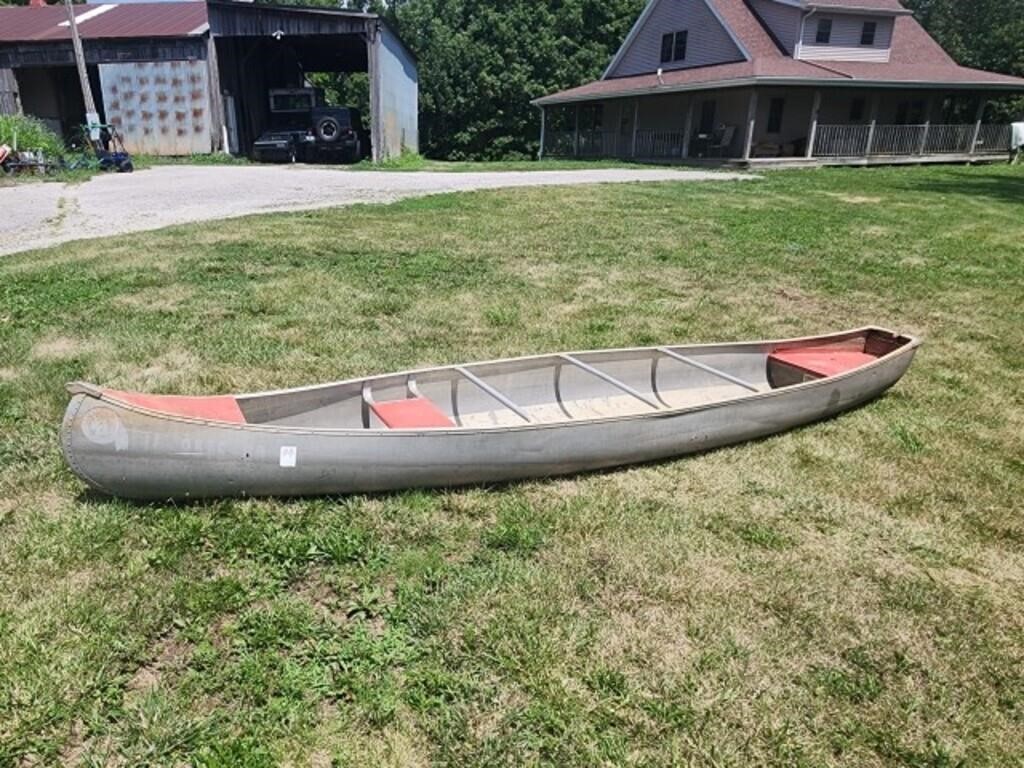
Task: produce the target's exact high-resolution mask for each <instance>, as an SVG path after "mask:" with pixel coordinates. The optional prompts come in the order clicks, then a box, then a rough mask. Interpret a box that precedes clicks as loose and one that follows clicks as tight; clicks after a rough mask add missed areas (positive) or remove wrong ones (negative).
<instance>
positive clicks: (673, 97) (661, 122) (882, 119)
mask: <svg viewBox="0 0 1024 768" xmlns="http://www.w3.org/2000/svg"><path fill="white" fill-rule="evenodd" d="M985 107H986V99H985V97H984V95H983V94H981V93H979V92H978V91H952V92H951V91H936V90H934V89H933V90H904V89H894V88H874V89H871V88H850V87H846V88H813V87H796V86H788V87H762V86H751V87H746V88H719V89H707V90H692V91H685V92H676V93H662V94H651V95H641V96H635V97H619V98H603V99H595V100H588V101H578V102H574V103H567V104H557V105H548V106H541V116H542V117H541V151H540V154H541V156H542V157H543V156H548V157H578V158H598V157H604V158H619V159H636V160H644V161H660V162H673V161H677V162H684V161H686V162H694V161H716V160H717V161H725V162H732V163H738V164H747V165H759V166H760V165H787V164H789V165H794V164H795V165H799V164H813V165H823V164H828V165H865V164H875V163H877V164H886V163H901V162H982V161H995V160H1000V159H1005V158H1006V157H1008V155H1009V152H1010V150H1011V146H1010V145H1011V134H1012V130H1011V126H1010V125H1009V124H994V123H986V122H985V120H984V118H985Z"/></svg>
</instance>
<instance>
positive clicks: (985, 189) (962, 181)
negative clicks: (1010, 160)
mask: <svg viewBox="0 0 1024 768" xmlns="http://www.w3.org/2000/svg"><path fill="white" fill-rule="evenodd" d="M905 189H906V190H907V191H908V192H909V191H913V192H932V193H935V194H939V195H961V196H966V197H988V198H990V199H992V200H995V201H997V202H1001V203H1018V204H1024V174H1021V175H1020V176H1011V175H1001V174H996V173H985V174H976V173H970V172H967V171H964V172H962V173H957V174H956V178H955V179H950V178H944V179H939V178H936V177H924V176H921V177H917V178H915V179H914V181H913V182H912V183H910V184H907V185H906V187H905Z"/></svg>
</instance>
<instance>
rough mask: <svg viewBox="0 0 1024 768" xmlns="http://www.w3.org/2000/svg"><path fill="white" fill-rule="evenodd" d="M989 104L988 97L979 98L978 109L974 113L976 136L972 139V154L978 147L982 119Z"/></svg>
mask: <svg viewBox="0 0 1024 768" xmlns="http://www.w3.org/2000/svg"><path fill="white" fill-rule="evenodd" d="M987 105H988V99H985V98H979V99H978V111H977V112H976V113H975V115H974V137H973V138H972V139H971V151H970V154H972V155H973V154H974V151H975V149H977V147H978V137H979V136H981V120H982V118H983V117H985V107H986V106H987Z"/></svg>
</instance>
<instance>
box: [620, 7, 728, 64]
mask: <svg viewBox="0 0 1024 768" xmlns="http://www.w3.org/2000/svg"><path fill="white" fill-rule="evenodd" d="M683 29H686V30H689V35H688V37H687V45H686V60H685V61H677V62H668V63H665V64H662V63H661V62H660V59H661V36H662V35H664V34H666V33H668V32H677V31H679V30H683ZM743 58H744V57H743V53H742V52H741V51H740V49H739V48H737V47H736V44H735V43H734V42H733V41H732V38H731V37H730V36H729V33H728V32H727V31H726V30H725V28H724V27H723V26H722V25H721V23H719V21H718V19H717V18H716V17H715V15H714V14H713V13H712V12H711V10H710V9H709V8H708V6H707V3H705V2H704V0H660V2H659V3H658V4H657V5H656V6H655V7H654V9H653V11H652V12H651V14H650V16H648V18H647V21H646V22H645V23H644V26H643V28H642V29H641V30H640V32H639V34H637V36H636V38H635V39H634V40H633V43H632V45H630V47H629V50H628V51H626V53H625V55H624V56H623V57H622V60H621V61H620V62H619V64H618V66H616V67H615V69H614V70H613V71H612V72H609V73H608V76H609V77H625V76H627V75H639V74H643V73H645V72H655V71H656V70H657V69H658V68H659V67H661V68H663V69H666V70H669V69H685V68H687V67H704V66H707V65H709V64H724V63H726V62H730V61H743Z"/></svg>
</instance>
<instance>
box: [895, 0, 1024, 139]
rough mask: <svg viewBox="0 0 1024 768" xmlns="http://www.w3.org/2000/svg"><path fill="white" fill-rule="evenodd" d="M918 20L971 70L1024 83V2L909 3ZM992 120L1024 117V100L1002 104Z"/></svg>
mask: <svg viewBox="0 0 1024 768" xmlns="http://www.w3.org/2000/svg"><path fill="white" fill-rule="evenodd" d="M903 4H904V5H905V6H906V7H907V8H909V9H910V10H912V11H914V13H915V15H916V17H917V20H918V21H919V22H921V24H922V25H923V26H924V28H925V29H927V30H928V32H929V33H930V34H931V35H932V37H934V38H935V39H936V40H937V41H938V43H939V44H940V45H941V46H942V47H943V48H945V49H946V51H947V52H948V53H949V54H950V55H951V56H952V57H953V58H954V59H956V60H957V62H958V63H960V64H962V65H963V66H965V67H974V68H977V69H986V70H989V71H991V72H1001V73H1003V74H1007V75H1017V76H1018V77H1024V0H970V2H964V0H903ZM990 111H991V113H992V114H991V117H992V119H995V120H1000V121H1005V120H1009V119H1013V118H1020V116H1021V114H1024V99H1021V98H1016V99H998V100H996V101H995V102H994V103H993V104H992V106H991V109H990Z"/></svg>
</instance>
